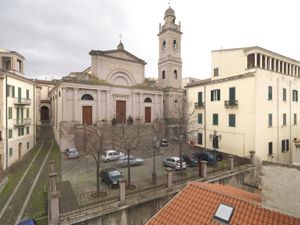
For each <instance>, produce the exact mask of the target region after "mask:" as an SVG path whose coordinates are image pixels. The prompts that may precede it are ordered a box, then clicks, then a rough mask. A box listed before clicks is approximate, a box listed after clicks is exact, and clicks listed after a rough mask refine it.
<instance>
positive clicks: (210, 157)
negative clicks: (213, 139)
mask: <svg viewBox="0 0 300 225" xmlns="http://www.w3.org/2000/svg"><path fill="white" fill-rule="evenodd" d="M193 157H195V158H196V159H198V160H204V161H207V164H208V165H214V164H215V163H217V160H216V157H215V155H214V154H213V153H211V152H208V151H201V152H195V153H194V154H193Z"/></svg>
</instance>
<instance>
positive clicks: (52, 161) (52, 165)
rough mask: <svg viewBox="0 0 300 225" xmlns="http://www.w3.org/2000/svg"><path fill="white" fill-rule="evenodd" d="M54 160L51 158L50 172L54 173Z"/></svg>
mask: <svg viewBox="0 0 300 225" xmlns="http://www.w3.org/2000/svg"><path fill="white" fill-rule="evenodd" d="M54 162H55V161H54V160H50V161H49V164H50V173H54Z"/></svg>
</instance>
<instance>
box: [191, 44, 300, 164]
mask: <svg viewBox="0 0 300 225" xmlns="http://www.w3.org/2000/svg"><path fill="white" fill-rule="evenodd" d="M299 90H300V62H299V61H296V60H294V59H291V58H288V57H285V56H282V55H279V54H277V53H274V52H271V51H269V50H266V49H263V48H260V47H249V48H238V49H225V50H217V51H212V76H211V78H209V79H206V80H202V81H199V82H196V83H194V84H190V85H188V88H187V95H188V98H189V101H191V102H193V103H195V106H194V107H195V109H196V113H197V114H198V123H199V124H200V125H201V129H200V130H199V132H198V134H195V136H194V137H193V139H194V140H195V142H196V143H198V144H199V145H200V146H203V147H208V148H212V147H213V145H212V135H213V131H214V130H216V131H217V135H221V140H220V142H219V143H218V142H217V141H215V142H214V145H215V147H217V148H219V149H220V150H221V151H225V152H228V153H232V154H236V155H240V156H247V155H249V151H251V150H254V151H255V152H256V153H255V154H256V156H257V157H258V159H259V160H270V161H277V162H283V163H296V162H300V154H299V152H300V149H299V148H298V149H297V148H296V147H295V144H294V140H296V139H297V138H298V139H299V138H300V124H299V116H300V115H299V112H300V103H299V102H298V101H299V100H298V92H299ZM215 140H216V139H215Z"/></svg>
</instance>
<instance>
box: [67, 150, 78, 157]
mask: <svg viewBox="0 0 300 225" xmlns="http://www.w3.org/2000/svg"><path fill="white" fill-rule="evenodd" d="M65 152H66V155H67V158H68V159H78V158H79V153H78V150H77V149H76V148H68V149H66V151H65Z"/></svg>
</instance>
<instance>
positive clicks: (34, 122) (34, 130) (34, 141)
mask: <svg viewBox="0 0 300 225" xmlns="http://www.w3.org/2000/svg"><path fill="white" fill-rule="evenodd" d="M33 82H34V81H33ZM35 91H36V90H35V83H33V97H32V98H33V99H32V101H33V103H32V104H33V118H32V123H33V143H34V145H35V144H36V115H35V113H36V111H35V110H36V105H35V104H36V99H35Z"/></svg>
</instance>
